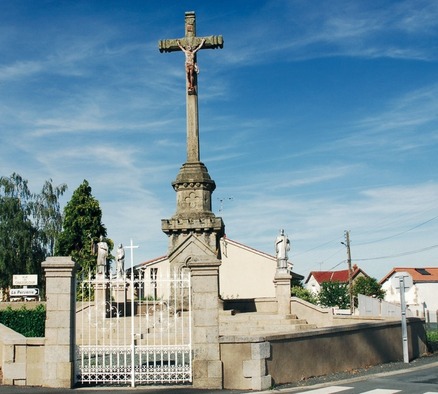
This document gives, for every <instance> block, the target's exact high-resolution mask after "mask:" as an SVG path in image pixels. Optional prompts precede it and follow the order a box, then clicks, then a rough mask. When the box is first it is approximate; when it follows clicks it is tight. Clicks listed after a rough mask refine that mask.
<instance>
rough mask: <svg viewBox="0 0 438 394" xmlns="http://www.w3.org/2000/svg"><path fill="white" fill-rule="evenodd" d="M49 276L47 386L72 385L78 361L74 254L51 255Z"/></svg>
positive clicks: (46, 263)
mask: <svg viewBox="0 0 438 394" xmlns="http://www.w3.org/2000/svg"><path fill="white" fill-rule="evenodd" d="M42 268H43V269H44V273H45V277H46V299H47V304H46V305H47V307H46V308H47V311H46V341H45V351H44V353H45V357H44V358H45V365H44V369H43V371H44V374H45V376H44V380H43V381H44V383H43V385H44V386H45V387H59V388H72V387H73V385H74V381H75V379H74V364H75V345H76V344H75V329H76V327H75V318H76V313H75V308H76V286H75V285H76V276H75V274H76V265H75V262H74V261H72V260H71V258H70V257H48V258H47V260H46V261H44V262H43V263H42Z"/></svg>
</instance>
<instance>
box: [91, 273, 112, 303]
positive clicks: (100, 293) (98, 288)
mask: <svg viewBox="0 0 438 394" xmlns="http://www.w3.org/2000/svg"><path fill="white" fill-rule="evenodd" d="M109 301H110V291H109V288H108V282H107V281H106V280H105V277H104V276H102V277H99V276H97V277H96V282H95V283H94V302H95V303H96V305H103V304H106V303H107V302H109Z"/></svg>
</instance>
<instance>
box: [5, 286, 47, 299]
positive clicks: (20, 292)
mask: <svg viewBox="0 0 438 394" xmlns="http://www.w3.org/2000/svg"><path fill="white" fill-rule="evenodd" d="M39 293H40V290H39V289H36V288H29V289H11V290H10V291H9V295H10V296H11V297H22V296H37V295H38V294H39Z"/></svg>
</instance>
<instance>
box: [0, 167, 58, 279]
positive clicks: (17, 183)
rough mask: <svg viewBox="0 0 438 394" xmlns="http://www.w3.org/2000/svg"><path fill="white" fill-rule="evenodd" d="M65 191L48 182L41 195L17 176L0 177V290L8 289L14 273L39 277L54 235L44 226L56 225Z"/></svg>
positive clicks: (54, 230)
mask: <svg viewBox="0 0 438 394" xmlns="http://www.w3.org/2000/svg"><path fill="white" fill-rule="evenodd" d="M65 189H66V186H65V185H61V186H58V187H54V186H53V184H52V180H49V181H46V183H45V185H44V187H43V191H42V193H41V194H33V193H31V191H30V189H29V186H28V181H27V180H26V179H23V178H22V177H21V176H20V175H19V174H16V173H13V174H12V175H11V176H10V177H5V176H2V177H0V287H2V288H8V287H9V286H10V285H11V284H12V275H14V274H39V275H40V274H41V262H42V261H44V260H45V258H46V256H47V253H48V252H49V248H48V244H49V240H50V239H51V238H52V239H54V238H55V237H56V235H57V231H56V228H53V229H50V231H49V227H48V226H47V223H50V222H51V221H53V220H57V221H58V223H59V218H60V208H59V202H58V201H59V197H60V196H61V195H62V194H63V193H64V191H65ZM54 218H55V219H54ZM58 231H59V227H58Z"/></svg>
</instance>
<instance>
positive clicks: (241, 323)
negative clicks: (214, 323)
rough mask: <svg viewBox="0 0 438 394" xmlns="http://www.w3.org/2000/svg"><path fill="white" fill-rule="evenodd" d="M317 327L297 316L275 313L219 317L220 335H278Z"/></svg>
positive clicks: (252, 313) (231, 314) (251, 313)
mask: <svg viewBox="0 0 438 394" xmlns="http://www.w3.org/2000/svg"><path fill="white" fill-rule="evenodd" d="M315 328H316V325H314V324H309V323H307V321H306V320H303V319H298V318H297V316H295V315H285V316H284V315H277V314H273V313H259V312H248V313H237V314H233V312H232V311H222V312H221V313H220V315H219V335H221V336H225V335H233V336H234V335H244V336H253V335H278V334H290V333H293V332H298V331H307V330H312V329H315Z"/></svg>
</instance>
